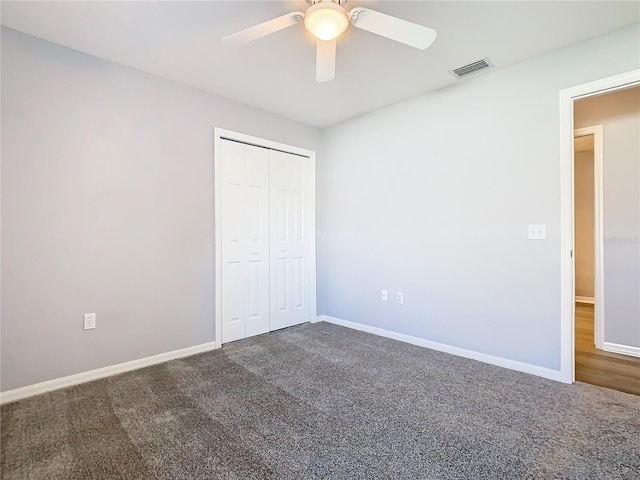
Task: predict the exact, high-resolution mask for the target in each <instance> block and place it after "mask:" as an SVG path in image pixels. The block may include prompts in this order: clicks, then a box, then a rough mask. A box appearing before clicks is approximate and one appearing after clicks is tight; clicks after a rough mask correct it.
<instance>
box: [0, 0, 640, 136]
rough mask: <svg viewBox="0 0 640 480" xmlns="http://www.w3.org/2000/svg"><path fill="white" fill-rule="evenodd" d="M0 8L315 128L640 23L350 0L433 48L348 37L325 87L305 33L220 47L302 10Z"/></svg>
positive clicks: (619, 17) (514, 7)
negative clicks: (419, 34) (480, 63)
mask: <svg viewBox="0 0 640 480" xmlns="http://www.w3.org/2000/svg"><path fill="white" fill-rule="evenodd" d="M1 5H2V6H1V8H2V11H1V22H2V25H5V26H7V27H9V28H12V29H15V30H19V31H21V32H25V33H28V34H30V35H34V36H36V37H40V38H43V39H46V40H49V41H51V42H55V43H58V44H60V45H64V46H66V47H70V48H73V49H76V50H79V51H82V52H86V53H89V54H91V55H95V56H97V57H101V58H105V59H107V60H110V61H112V62H116V63H119V64H122V65H126V66H129V67H133V68H136V69H138V70H142V71H144V72H148V73H151V74H154V75H158V76H160V77H164V78H167V79H170V80H174V81H176V82H179V83H182V84H186V85H191V86H193V87H197V88H199V89H202V90H205V91H208V92H212V93H215V94H218V95H222V96H225V97H229V98H232V99H235V100H238V101H240V102H244V103H247V104H250V105H254V106H256V107H259V108H262V109H265V110H268V111H271V112H274V113H277V114H280V115H283V116H285V117H289V118H292V119H295V120H299V121H301V122H304V123H307V124H310V125H314V126H316V127H326V126H329V125H332V124H335V123H338V122H340V121H342V120H345V119H347V118H350V117H354V116H357V115H360V114H363V113H366V112H369V111H372V110H375V109H377V108H380V107H383V106H385V105H389V104H392V103H395V102H398V101H400V100H404V99H407V98H411V97H414V96H417V95H420V94H423V93H427V92H429V91H432V90H435V89H438V88H442V87H444V86H447V85H451V84H453V83H456V82H459V81H460V80H456V79H455V78H454V77H453V76H452V75H451V74H450V73H449V70H450V69H452V68H456V67H459V66H462V65H465V64H467V63H470V62H473V61H475V60H479V59H480V58H482V57H485V56H487V57H488V58H489V59H490V60H491V61H492V62H493V63H494V64H495V66H496V68H503V67H506V66H508V65H511V64H514V63H516V62H520V61H522V60H525V59H527V58H531V57H535V56H538V55H541V54H544V53H546V52H550V51H553V50H556V49H559V48H562V47H564V46H567V45H571V44H574V43H577V42H580V41H583V40H586V39H588V38H592V37H595V36H598V35H602V34H604V33H607V32H610V31H613V30H616V29H619V28H622V27H625V26H627V25H631V24H633V23H637V22H639V21H640V2H637V1H630V2H614V1H585V2H582V1H568V2H558V1H532V2H529V1H498V2H485V1H471V2H457V1H439V2H430V1H356V0H352V1H349V2H347V4H346V5H345V7H346V8H347V10H349V9H351V8H353V7H354V6H366V7H368V8H372V9H375V10H379V11H381V12H384V13H387V14H390V15H395V16H398V17H401V18H404V19H407V20H410V21H412V22H414V23H419V24H423V25H426V26H429V27H431V28H434V29H435V30H437V32H438V38H437V39H436V41H435V43H434V44H433V45H432V46H431V47H430V48H429V49H427V50H416V49H413V48H410V47H407V46H405V45H402V44H399V43H396V42H393V41H391V40H388V39H385V38H382V37H379V36H377V35H374V34H371V33H369V32H365V31H363V30H358V29H355V28H353V27H351V28H350V29H349V30H347V32H346V33H345V35H344V36H343V37H342V38H341V39H340V40H339V43H338V53H337V64H336V78H335V80H334V81H332V82H329V83H324V84H318V83H316V82H315V42H314V40H313V38H312V37H310V35H309V34H308V33H307V32H306V31H305V30H304V27H303V26H302V25H296V26H293V27H291V28H289V29H287V30H283V31H280V32H278V33H275V34H273V35H271V36H269V37H265V38H263V39H260V40H258V41H256V42H253V43H250V44H248V45H245V46H242V47H230V46H227V45H223V44H221V42H220V38H222V37H224V36H225V35H228V34H230V33H234V32H236V31H239V30H242V29H244V28H247V27H249V26H252V25H254V24H257V23H260V22H262V21H265V20H269V19H271V18H273V17H276V16H279V15H282V14H285V13H288V12H290V11H294V10H302V11H304V10H305V9H306V8H307V6H308V5H307V3H306V2H305V1H304V0H280V1H266V0H265V1H253V2H248V1H231V0H228V1H213V2H209V1H199V2H187V1H182V2H165V1H147V2H116V1H106V2H92V1H81V2H77V1H67V2H64V1H58V2H52V1H47V2H24V1H22V2H16V1H4V0H3V1H2V4H1ZM465 81H468V80H465ZM471 81H472V80H471Z"/></svg>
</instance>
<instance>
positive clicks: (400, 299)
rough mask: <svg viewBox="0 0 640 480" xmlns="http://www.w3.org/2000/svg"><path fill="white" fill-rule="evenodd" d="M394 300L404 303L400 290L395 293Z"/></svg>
mask: <svg viewBox="0 0 640 480" xmlns="http://www.w3.org/2000/svg"><path fill="white" fill-rule="evenodd" d="M396 302H398V303H404V294H403V293H402V292H398V293H396Z"/></svg>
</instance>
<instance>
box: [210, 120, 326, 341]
mask: <svg viewBox="0 0 640 480" xmlns="http://www.w3.org/2000/svg"><path fill="white" fill-rule="evenodd" d="M222 140H231V141H235V142H240V143H245V144H247V145H254V146H257V147H262V148H266V149H269V150H276V151H281V152H286V153H291V154H293V155H299V156H302V157H307V158H309V159H310V160H311V161H312V162H313V166H314V168H313V186H314V192H313V195H312V196H311V199H310V201H311V202H312V205H311V208H310V209H309V211H310V212H311V215H312V218H310V219H309V221H310V224H311V225H312V226H313V234H312V235H311V238H309V242H310V245H309V249H310V251H311V252H312V254H311V258H310V262H309V263H310V264H309V319H310V320H311V321H312V322H313V321H315V319H316V318H317V316H318V309H317V301H316V191H317V188H316V168H315V166H316V152H314V151H312V150H307V149H304V148H299V147H294V146H292V145H286V144H284V143H279V142H274V141H272V140H267V139H264V138H260V137H254V136H252V135H247V134H244V133H240V132H234V131H231V130H226V129H224V128H220V127H215V128H214V150H213V153H214V215H215V217H214V230H215V299H214V302H215V319H214V333H215V345H216V348H219V347H221V346H222V249H221V246H222V230H221V218H222V217H221V215H222V185H221V163H222V159H221V148H220V144H221V141H222Z"/></svg>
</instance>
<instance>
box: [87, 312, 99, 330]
mask: <svg viewBox="0 0 640 480" xmlns="http://www.w3.org/2000/svg"><path fill="white" fill-rule="evenodd" d="M92 328H96V314H95V313H85V314H84V329H85V330H91V329H92Z"/></svg>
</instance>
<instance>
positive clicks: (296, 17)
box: [222, 12, 304, 45]
mask: <svg viewBox="0 0 640 480" xmlns="http://www.w3.org/2000/svg"><path fill="white" fill-rule="evenodd" d="M302 19H304V13H302V12H291V13H287V14H286V15H282V16H281V17H277V18H274V19H271V20H268V21H266V22H263V23H259V24H258V25H254V26H253V27H249V28H247V29H245V30H242V31H240V32H237V33H233V34H231V35H228V36H226V37H224V38H223V39H222V41H223V42H227V43H230V44H233V45H243V44H245V43H249V42H252V41H254V40H257V39H258V38H262V37H266V36H267V35H270V34H272V33H275V32H277V31H278V30H282V29H283V28H287V27H290V26H292V25H295V24H296V23H300V22H301V21H302Z"/></svg>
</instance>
